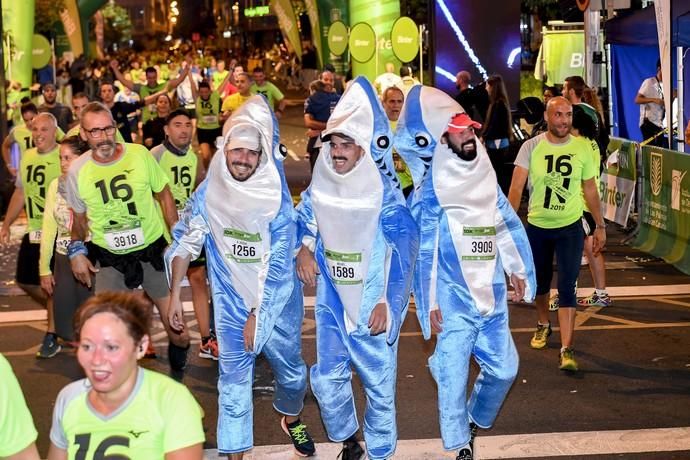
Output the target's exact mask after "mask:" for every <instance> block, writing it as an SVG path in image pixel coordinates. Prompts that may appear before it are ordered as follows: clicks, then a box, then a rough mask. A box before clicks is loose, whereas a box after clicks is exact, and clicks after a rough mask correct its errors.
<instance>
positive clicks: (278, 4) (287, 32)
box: [271, 0, 302, 58]
mask: <svg viewBox="0 0 690 460" xmlns="http://www.w3.org/2000/svg"><path fill="white" fill-rule="evenodd" d="M271 8H272V9H273V11H274V12H275V14H276V16H278V24H279V25H280V30H281V32H283V36H284V37H285V41H286V42H287V43H288V45H290V46H291V47H292V49H293V50H294V51H295V54H296V55H297V56H299V57H300V58H301V56H302V41H301V40H300V36H299V30H298V29H297V18H296V17H295V10H293V9H292V2H291V1H290V0H271Z"/></svg>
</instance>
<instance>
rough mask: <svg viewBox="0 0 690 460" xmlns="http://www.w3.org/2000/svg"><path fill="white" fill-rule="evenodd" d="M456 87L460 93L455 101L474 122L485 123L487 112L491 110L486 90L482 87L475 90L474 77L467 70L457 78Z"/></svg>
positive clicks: (461, 72) (462, 71) (459, 73)
mask: <svg viewBox="0 0 690 460" xmlns="http://www.w3.org/2000/svg"><path fill="white" fill-rule="evenodd" d="M455 86H456V87H457V88H458V93H457V94H456V95H455V97H454V99H455V100H456V101H457V102H458V104H460V105H461V106H462V108H463V109H465V112H467V114H468V115H469V116H470V117H471V118H472V119H473V120H474V121H477V122H479V123H484V119H485V117H486V111H487V110H488V109H489V94H488V93H487V92H486V89H485V88H484V87H483V86H482V85H480V86H478V87H476V88H474V87H473V86H472V77H470V73H469V72H468V71H466V70H461V71H460V72H458V74H457V75H456V76H455Z"/></svg>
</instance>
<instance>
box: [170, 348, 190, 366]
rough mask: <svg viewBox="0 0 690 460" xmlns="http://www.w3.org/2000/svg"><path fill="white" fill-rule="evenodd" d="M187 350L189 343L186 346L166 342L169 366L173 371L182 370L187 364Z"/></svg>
mask: <svg viewBox="0 0 690 460" xmlns="http://www.w3.org/2000/svg"><path fill="white" fill-rule="evenodd" d="M188 351H189V344H188V345H187V347H186V348H182V347H180V346H177V345H175V344H174V343H172V342H169V343H168V361H170V367H171V368H172V370H174V371H183V370H184V368H185V367H186V366H187V352H188Z"/></svg>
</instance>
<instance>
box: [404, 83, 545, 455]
mask: <svg viewBox="0 0 690 460" xmlns="http://www.w3.org/2000/svg"><path fill="white" fill-rule="evenodd" d="M461 110H462V109H461V108H460V107H459V106H458V105H457V104H456V103H455V102H454V101H453V100H452V99H450V97H449V96H447V95H446V94H444V93H442V92H441V91H439V90H436V89H434V88H428V87H422V88H421V89H417V88H416V87H415V88H413V89H412V90H410V93H409V95H408V98H407V100H406V101H405V105H404V107H403V110H402V113H401V115H400V118H399V120H398V126H397V131H396V139H395V143H394V145H395V148H396V149H397V151H398V152H399V154H400V155H401V156H402V157H403V159H404V160H405V162H406V163H407V164H408V165H409V166H410V170H411V172H412V177H413V180H414V182H415V192H414V193H415V194H416V195H415V196H414V197H413V198H412V200H411V203H412V205H411V208H412V209H411V212H412V215H413V216H414V218H415V220H416V221H417V225H418V226H419V229H420V241H419V248H420V250H419V256H418V258H417V262H416V265H415V276H414V278H415V280H414V295H415V304H416V310H417V317H418V319H419V321H420V324H421V328H422V332H423V334H424V337H425V338H426V339H429V338H431V333H432V332H433V333H436V334H437V341H436V349H435V351H434V354H433V355H432V356H431V357H430V358H429V369H430V371H431V374H432V376H433V378H434V380H435V381H436V384H437V387H438V405H439V421H440V425H441V438H442V440H443V447H444V448H445V449H446V450H452V451H456V452H457V456H456V460H472V459H473V458H475V452H474V447H475V446H474V438H475V435H476V434H477V431H478V429H480V428H489V427H491V426H492V425H493V423H494V421H495V419H496V417H497V415H498V412H499V410H500V408H501V405H502V404H503V401H504V400H505V398H506V396H507V394H508V391H509V390H510V387H511V386H512V384H513V381H514V379H515V376H516V374H517V369H518V355H517V351H516V349H515V344H514V343H513V339H512V336H511V333H510V327H509V317H508V289H507V286H506V275H507V276H508V277H509V279H510V283H511V285H512V286H513V287H514V292H513V293H512V296H511V297H512V300H513V301H518V300H520V299H525V300H528V301H530V300H531V299H532V296H533V292H534V288H535V278H534V265H533V262H532V254H531V251H530V247H529V242H528V240H527V235H526V233H525V229H524V228H523V226H522V224H521V222H520V219H519V218H518V216H517V215H516V214H515V212H514V211H513V209H512V208H511V206H510V204H509V202H508V200H507V199H506V197H505V196H504V195H503V193H502V192H501V189H500V187H499V186H498V183H497V181H496V174H495V172H494V170H493V167H492V166H491V161H490V160H489V156H488V154H487V152H486V149H485V148H484V146H483V145H482V144H481V142H479V140H478V138H477V136H476V134H475V129H479V128H480V127H481V125H480V124H479V123H477V122H475V121H473V120H472V119H471V118H470V117H469V116H468V115H467V114H466V113H464V112H463V113H458V112H460V111H461ZM472 358H474V360H475V361H476V362H477V364H478V365H479V368H480V372H479V375H478V376H477V379H476V381H475V383H474V385H473V386H470V388H469V389H468V385H467V384H468V380H469V374H470V360H471V359H472ZM468 391H470V394H469V395H468V394H467V392H468Z"/></svg>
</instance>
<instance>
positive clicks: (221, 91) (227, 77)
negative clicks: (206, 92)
mask: <svg viewBox="0 0 690 460" xmlns="http://www.w3.org/2000/svg"><path fill="white" fill-rule="evenodd" d="M231 76H232V72H228V74H227V75H226V76H225V78H223V81H222V82H220V85H218V88H213V80H212V81H211V89H212V90H215V91H218V94H223V91H225V86H226V85H227V84H228V82H229V81H230V77H231Z"/></svg>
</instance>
